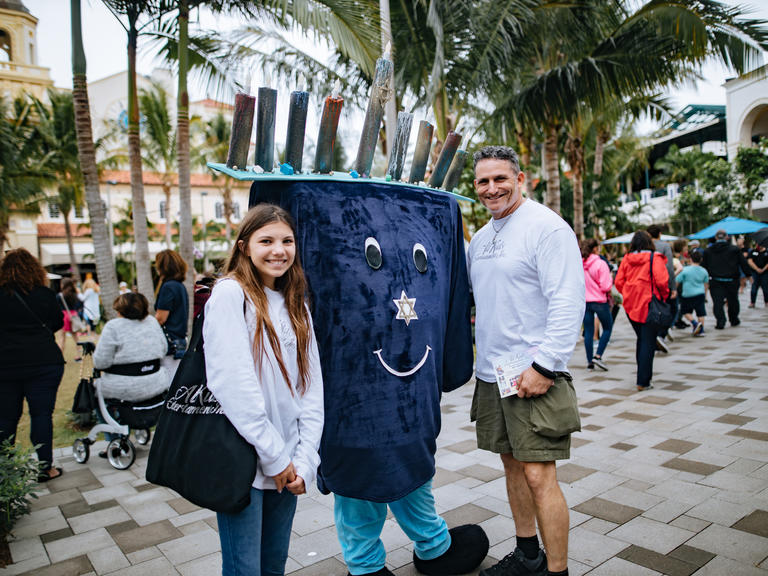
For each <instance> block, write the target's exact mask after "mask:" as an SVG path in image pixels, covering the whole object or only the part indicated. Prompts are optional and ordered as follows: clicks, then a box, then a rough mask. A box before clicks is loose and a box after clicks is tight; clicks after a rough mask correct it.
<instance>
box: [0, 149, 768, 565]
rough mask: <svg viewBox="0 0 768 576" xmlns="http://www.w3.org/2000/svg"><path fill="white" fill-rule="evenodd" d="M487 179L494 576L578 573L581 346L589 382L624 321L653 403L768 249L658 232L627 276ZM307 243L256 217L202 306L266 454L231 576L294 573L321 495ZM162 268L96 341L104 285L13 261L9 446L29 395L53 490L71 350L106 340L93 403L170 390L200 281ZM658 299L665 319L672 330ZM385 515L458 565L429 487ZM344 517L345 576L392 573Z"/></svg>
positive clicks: (2, 268) (235, 520)
mask: <svg viewBox="0 0 768 576" xmlns="http://www.w3.org/2000/svg"><path fill="white" fill-rule="evenodd" d="M474 170H475V180H474V184H475V189H476V191H477V193H478V198H479V200H480V202H481V203H482V204H483V205H484V206H485V207H486V208H487V209H488V210H489V211H490V213H491V215H492V218H491V220H490V221H489V222H488V223H487V224H486V225H485V226H484V227H483V228H482V229H481V230H479V231H478V232H477V234H476V235H475V236H474V237H473V238H472V241H471V242H470V244H469V247H468V249H467V253H466V260H467V262H466V264H467V266H466V270H467V274H468V278H467V280H468V282H469V284H470V285H471V287H472V290H473V297H474V305H475V310H476V320H475V328H476V330H475V342H476V366H475V377H476V381H475V389H474V397H473V400H472V407H471V413H470V415H469V417H470V418H471V420H472V421H474V422H475V423H476V434H477V445H478V447H479V448H480V449H482V450H486V451H489V452H493V453H497V454H499V456H500V459H501V464H502V466H503V469H504V473H505V476H506V486H507V498H508V500H509V505H510V508H511V511H512V516H513V518H514V522H515V528H516V547H515V549H514V551H513V552H512V553H510V554H508V555H507V556H505V557H504V558H503V559H502V560H501V561H500V562H498V563H497V564H495V565H493V566H490V567H489V568H486V569H484V570H481V571H480V574H481V575H483V576H504V575H508V574H533V575H541V576H546V575H549V576H567V574H568V566H567V562H568V526H569V523H568V506H567V504H566V501H565V499H564V497H563V494H562V492H561V490H560V487H559V485H558V482H557V469H556V465H555V463H556V461H557V460H563V459H568V458H569V457H570V444H571V442H570V439H571V433H572V432H575V431H577V430H580V419H579V411H578V405H577V399H576V392H575V386H574V381H573V377H572V375H571V374H570V373H569V371H568V362H569V360H570V357H571V354H572V352H573V349H574V347H575V345H576V343H577V341H578V337H579V333H580V331H582V330H583V340H584V346H585V353H586V361H587V368H588V369H589V370H595V369H599V370H602V371H609V370H610V362H609V361H608V360H606V354H607V351H608V350H609V345H610V338H611V334H612V329H613V324H614V321H615V320H616V317H617V313H618V312H619V310H620V308H621V305H623V308H624V310H625V312H626V314H627V317H628V318H629V322H630V324H631V326H632V328H633V330H634V332H635V334H636V337H637V342H636V361H637V377H636V387H637V390H638V391H644V390H648V389H649V388H652V387H653V384H652V381H653V360H654V356H655V353H656V352H657V351H661V352H663V353H667V352H669V342H672V341H673V340H674V336H673V331H672V327H673V326H676V327H677V328H686V329H687V328H690V329H691V333H692V335H693V336H694V337H702V336H704V334H705V330H704V324H705V321H706V317H707V310H706V299H707V294H709V295H710V296H711V299H712V308H713V310H712V311H713V315H714V317H715V325H714V329H716V330H720V329H724V328H725V326H726V319H727V320H728V321H729V322H730V325H731V326H738V325H739V323H740V321H739V312H740V311H739V299H738V295H739V291H740V290H743V289H744V288H745V285H744V282H743V280H742V279H743V278H745V277H747V276H750V275H751V276H752V278H753V283H752V288H751V299H750V301H751V304H750V305H751V306H754V304H755V302H756V298H757V293H758V291H759V289H761V288H762V289H763V297H764V299H765V301H766V302H767V303H768V294H766V287H767V285H768V272H767V270H768V252H766V250H765V248H764V247H762V246H755V247H754V248H751V249H748V248H744V247H743V246H738V245H736V244H733V243H731V242H730V239H729V237H728V234H727V233H726V232H725V231H724V230H720V231H718V232H717V234H716V235H715V237H714V239H713V242H712V243H711V244H710V245H709V246H708V247H706V248H704V249H702V248H701V247H700V245H699V244H698V242H696V243H694V242H691V243H690V244H687V245H686V242H685V241H684V240H680V241H676V242H675V243H674V244H673V245H670V244H669V243H667V242H664V241H663V240H661V235H660V234H661V229H660V228H659V227H658V226H655V225H653V226H649V227H648V229H647V230H639V231H637V232H636V233H635V234H634V236H633V237H632V240H631V242H630V244H629V246H628V250H627V252H626V254H624V255H623V257H622V258H621V260H620V263H619V264H618V265H616V264H614V263H612V262H611V261H610V260H608V259H607V258H606V257H605V256H603V255H601V245H600V244H599V242H598V241H597V240H595V239H587V240H584V241H582V242H581V244H580V245H579V243H578V242H577V239H576V236H575V235H574V233H573V231H572V230H571V229H570V227H569V226H568V225H567V223H566V222H565V221H563V220H562V219H561V218H560V217H559V216H558V215H557V214H555V213H554V212H552V211H551V210H549V209H548V208H546V207H544V206H543V205H541V204H539V203H537V202H535V201H532V200H530V199H527V198H525V197H524V195H523V193H522V191H523V189H524V184H525V174H524V172H522V171H521V170H520V166H519V163H518V159H517V155H516V153H515V152H514V151H513V150H512V149H511V148H507V147H502V146H489V147H485V148H483V149H482V150H480V151H479V152H477V153H476V154H475V157H474ZM296 237H297V236H296V228H295V224H294V221H293V219H292V218H291V216H290V214H289V213H288V212H286V211H285V210H283V209H282V208H279V207H277V206H274V205H270V204H261V205H258V206H256V207H255V208H252V209H251V210H250V211H249V212H248V214H247V215H246V217H245V218H244V219H243V222H242V223H241V226H240V229H239V232H238V236H237V239H236V242H235V243H234V245H233V247H232V251H231V253H230V255H229V258H228V260H227V263H226V265H225V267H224V269H223V272H222V277H221V278H220V279H219V280H218V281H217V280H216V279H214V278H213V277H211V276H208V277H206V278H204V279H202V280H201V282H200V284H199V290H197V291H196V293H195V299H194V306H195V312H194V313H195V314H198V313H199V312H201V311H203V310H205V317H206V322H205V324H204V326H203V334H204V340H205V346H206V371H207V379H208V387H209V388H210V390H211V391H212V392H213V393H214V395H215V397H216V399H217V400H218V401H219V403H220V404H221V407H222V409H223V411H224V413H225V414H226V416H227V418H228V419H229V420H230V421H231V423H232V424H233V425H234V427H235V428H236V429H237V430H238V432H239V433H240V434H241V435H242V437H243V438H245V439H246V440H247V441H248V442H249V443H250V444H252V445H253V446H254V448H255V449H256V452H257V454H258V467H257V473H256V477H255V478H254V480H253V487H252V490H251V501H250V504H249V505H248V506H247V507H246V508H245V509H244V510H242V511H241V512H238V513H235V514H232V513H219V514H218V527H219V535H220V539H221V547H222V561H223V573H224V574H225V575H229V574H235V573H249V574H260V573H264V574H267V573H268V574H282V573H283V571H284V568H285V563H286V559H287V555H288V547H289V541H290V534H291V525H292V520H293V515H294V513H295V510H296V504H297V499H296V498H297V496H298V495H300V494H303V493H305V492H306V490H307V487H308V486H309V485H310V484H311V483H312V482H314V481H315V477H316V474H317V471H318V466H319V465H320V461H321V455H320V442H321V435H322V431H323V425H324V384H323V376H322V371H321V367H320V358H319V355H318V343H317V342H316V340H315V335H314V329H313V320H312V316H311V314H310V311H309V308H308V305H307V301H306V298H307V293H308V286H307V282H306V280H305V277H304V272H303V269H302V266H301V263H300V261H299V258H298V255H297V246H296ZM579 255H580V256H581V264H582V265H581V267H579ZM155 268H156V271H157V274H158V279H159V282H158V287H157V292H156V294H155V295H154V296H155V311H154V314H151V313H150V309H149V303H148V301H147V298H146V297H145V296H144V295H142V294H139V293H136V292H135V291H132V290H129V289H128V286H127V284H125V283H121V285H120V295H119V296H118V297H117V299H116V300H115V301H114V302H113V303H112V306H113V308H114V310H115V311H116V313H117V318H114V319H112V320H110V321H108V322H106V324H104V325H103V327H101V326H100V323H101V318H102V313H101V308H100V307H101V305H102V304H101V303H100V300H99V294H100V290H99V286H98V284H97V283H96V281H95V280H94V279H93V278H87V279H86V280H85V282H83V284H82V287H78V286H77V283H76V282H75V281H74V280H73V279H64V280H62V282H61V286H60V292H59V293H58V294H56V293H54V292H53V291H52V290H51V289H50V288H48V280H47V277H46V272H45V270H44V269H43V268H42V266H41V265H40V264H39V262H38V261H37V260H36V259H35V258H34V257H33V256H32V255H31V254H30V253H29V252H27V251H26V250H24V249H15V250H10V251H8V252H6V254H5V256H4V258H3V259H2V262H0V361H1V362H2V363H3V366H4V374H5V378H4V380H5V382H4V384H3V385H2V386H1V387H0V440H3V439H7V438H12V437H14V436H15V434H16V431H17V428H18V423H19V419H20V416H21V413H22V403H23V401H24V400H25V399H26V401H27V403H28V405H29V412H30V419H31V432H30V437H31V440H32V443H33V444H34V445H35V446H36V450H37V457H38V460H39V461H40V463H41V468H40V476H39V481H41V482H45V481H48V480H52V479H54V478H56V477H58V476H60V475H61V474H62V473H63V471H62V469H61V468H59V467H55V466H54V465H53V454H52V414H53V410H54V407H55V403H56V397H57V390H58V387H59V384H60V382H61V378H62V375H63V370H64V357H65V355H64V354H63V352H64V351H65V348H66V345H67V341H68V338H67V334H70V335H71V336H72V338H73V340H74V342H75V344H76V345H77V343H78V337H79V336H78V335H79V334H83V333H85V334H86V335H87V336H86V337H89V336H90V337H91V338H93V337H94V336H95V332H96V331H97V329H98V328H100V337H99V338H98V342H97V343H96V346H95V351H94V365H95V367H96V368H98V369H100V370H102V372H103V373H102V376H101V378H100V382H99V389H100V391H101V393H102V394H103V395H104V396H105V397H114V398H119V399H123V400H127V401H140V400H142V399H146V398H150V397H153V396H156V395H157V394H158V393H162V392H163V391H164V390H166V389H167V388H168V386H169V384H170V381H171V380H172V378H173V374H174V373H175V371H176V369H177V366H178V364H179V361H180V359H181V358H182V356H183V355H184V352H185V350H186V346H187V340H186V337H187V325H188V320H189V317H188V313H189V312H188V311H189V302H188V296H187V291H186V289H185V287H184V285H183V281H184V278H185V275H186V273H187V267H186V264H185V262H184V260H183V259H182V258H181V257H180V256H179V254H178V253H176V252H174V251H172V250H164V251H162V252H160V253H159V254H158V255H157V257H156V260H155ZM401 298H402V299H405V298H406V297H405V292H403V296H402V297H401ZM397 302H398V301H395V304H396V305H397ZM657 303H659V305H660V306H662V307H663V310H662V312H664V311H666V312H665V314H666V317H667V320H665V321H663V322H662V321H659V320H658V318H660V317H662V316H664V314H662V316H659V314H660V312H659V310H654V306H655V305H656V304H657ZM411 306H412V305H411ZM649 310H650V312H649ZM411 312H414V313H413V316H412V319H416V318H417V316H416V315H415V311H413V309H411ZM400 313H403V314H404V312H403V310H402V309H401V310H400ZM726 315H727V318H726ZM398 318H400V316H398ZM468 321H469V320H468V311H467V323H468ZM406 324H407V322H406ZM11 333H12V334H13V337H12V338H11V337H7V336H8V335H9V334H11ZM598 333H599V336H597V334H598ZM596 336H597V337H596ZM596 339H597V348H596V349H595V340H596ZM428 352H429V348H428ZM608 355H609V354H608ZM78 359H79V357H78V358H76V360H78ZM137 366H141V373H137V372H136V367H137ZM147 367H149V368H151V369H148V368H147ZM325 401H326V402H327V398H326V399H325ZM100 456H103V457H106V452H103V453H101V454H100ZM388 504H389V507H390V508H391V509H392V510H393V512H394V514H395V517H396V518H397V520H398V522H399V523H400V524H401V526H402V527H403V529H404V530H405V531H406V533H407V534H408V535H409V536H410V537H412V539H414V550H415V552H414V563H415V565H416V567H417V569H418V570H419V571H421V572H423V573H426V574H431V573H440V572H439V570H438V569H437V568H436V567H437V566H442V568H444V566H443V564H441V563H440V562H443V561H444V560H445V558H446V555H449V553H451V550H452V544H451V540H452V535H453V537H454V538H455V537H456V533H453V532H452V531H451V532H449V531H448V529H447V526H446V523H445V521H444V520H443V519H442V518H441V517H440V516H439V514H438V513H437V511H436V509H435V505H434V499H433V497H432V493H431V481H430V482H428V483H427V484H425V485H424V486H422V487H420V488H418V489H416V490H414V491H413V492H411V493H409V494H407V495H406V496H404V497H403V498H401V499H398V500H397V501H396V502H390V503H388ZM335 506H336V519H337V531H338V534H339V540H340V542H341V544H342V548H343V552H344V558H345V561H346V562H347V564H348V565H349V566H350V572H352V571H353V570H354V572H353V573H355V574H372V575H373V574H375V575H378V576H387V575H390V574H391V572H390V571H389V570H388V569H387V568H386V567H385V566H384V551H383V548H381V547H380V546H379V545H378V544H377V543H379V544H380V540H379V533H380V530H381V526H380V525H379V524H378V520H375V521H373V520H372V521H371V522H372V523H371V524H360V523H358V524H355V523H354V522H353V519H355V518H357V519H358V520H359V519H360V518H368V517H369V516H370V517H371V518H373V517H376V518H379V516H381V514H380V512H381V511H380V510H379V508H380V507H381V506H382V504H381V503H371V502H367V501H365V500H360V499H357V498H351V497H347V496H342V495H336V499H335ZM386 507H387V504H386V503H385V504H383V510H384V513H386ZM383 518H384V516H381V518H379V519H380V520H381V522H383ZM538 534H540V535H541V540H542V542H543V545H544V549H542V548H541V545H540V543H539V537H538ZM485 549H486V551H487V539H486V548H485ZM452 553H453V554H455V553H456V550H453V552H452ZM442 568H441V569H442Z"/></svg>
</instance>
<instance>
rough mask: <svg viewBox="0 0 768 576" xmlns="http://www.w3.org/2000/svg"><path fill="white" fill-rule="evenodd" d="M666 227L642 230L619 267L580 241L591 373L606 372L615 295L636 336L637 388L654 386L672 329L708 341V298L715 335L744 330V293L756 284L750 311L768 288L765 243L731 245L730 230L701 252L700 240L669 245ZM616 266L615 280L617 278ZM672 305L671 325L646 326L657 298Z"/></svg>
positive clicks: (740, 241)
mask: <svg viewBox="0 0 768 576" xmlns="http://www.w3.org/2000/svg"><path fill="white" fill-rule="evenodd" d="M660 236H661V228H660V227H659V226H657V225H655V224H654V225H651V226H649V227H648V228H647V229H646V230H639V231H637V232H636V233H635V234H634V236H633V237H632V240H631V241H630V244H629V247H628V250H627V252H626V254H624V255H623V257H622V258H621V260H620V264H618V265H617V264H614V263H612V262H611V261H610V260H609V259H608V258H607V257H606V256H600V255H599V254H600V248H599V243H598V241H597V240H595V239H587V240H584V241H583V242H582V246H581V248H582V251H581V254H582V259H583V263H584V279H585V284H586V312H585V316H584V324H583V328H584V331H583V333H584V345H585V348H586V354H587V368H588V369H590V370H593V369H595V368H596V367H597V368H600V369H602V370H606V371H607V370H608V365H607V364H606V362H605V361H603V358H602V356H603V353H604V352H605V349H606V347H607V345H608V342H609V340H610V335H611V332H612V328H613V322H614V321H615V319H616V315H615V314H613V315H611V314H609V312H608V308H609V306H610V303H611V301H612V300H613V292H612V291H613V290H615V291H616V292H617V293H618V294H619V295H620V297H621V300H622V303H623V307H624V310H625V312H626V314H627V317H628V318H629V321H630V324H631V325H632V328H633V329H634V331H635V334H636V335H637V344H636V360H637V366H638V370H637V381H636V386H637V389H638V390H647V389H649V388H652V387H653V385H652V376H653V359H654V356H655V353H656V352H657V351H660V352H662V353H665V354H666V353H669V351H670V342H673V341H674V336H673V334H672V332H671V330H672V328H673V327H674V328H677V329H689V328H690V330H691V334H692V336H695V337H702V336H704V335H705V330H704V325H705V321H706V318H707V294H709V296H710V297H711V300H712V314H713V316H714V317H715V326H714V329H715V330H723V329H724V328H725V327H726V320H727V322H728V323H730V325H731V326H733V327H735V326H738V325H739V324H740V320H739V313H740V303H739V294H740V293H743V291H744V289H745V287H746V285H747V283H748V280H750V279H751V292H750V304H749V307H750V308H754V307H755V302H756V300H757V294H758V291H759V290H760V289H761V288H763V296H764V300H765V302H766V303H768V298H766V297H765V288H764V286H765V284H766V282H768V274H767V273H766V270H768V251H766V248H765V247H764V246H763V245H761V244H756V245H755V246H754V247H753V248H748V247H745V245H744V238H743V237H739V238H737V239H736V242H735V243H734V242H732V241H731V238H730V236H729V235H728V233H727V232H726V231H725V230H718V231H717V232H716V234H715V236H714V237H713V238H712V241H711V242H710V243H709V245H708V246H707V247H706V248H704V249H702V248H701V244H700V242H699V241H698V240H691V241H690V242H688V241H687V240H686V239H682V238H681V239H677V240H675V241H674V243H673V244H672V245H671V246H670V244H669V243H668V242H665V241H663V240H661V239H660ZM611 268H613V269H614V270H615V277H614V278H613V279H612V278H611V272H610V271H611ZM654 297H656V298H658V299H659V300H661V301H662V302H666V303H667V304H668V305H669V307H670V310H671V321H670V322H668V323H664V324H658V323H654V322H650V321H648V310H649V305H650V304H651V300H652V299H653V298H654ZM595 315H597V318H598V321H599V323H600V328H601V332H600V338H599V342H598V346H597V351H596V352H593V351H594V334H595V329H594V325H595V320H594V318H595Z"/></svg>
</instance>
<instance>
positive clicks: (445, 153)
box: [429, 130, 461, 188]
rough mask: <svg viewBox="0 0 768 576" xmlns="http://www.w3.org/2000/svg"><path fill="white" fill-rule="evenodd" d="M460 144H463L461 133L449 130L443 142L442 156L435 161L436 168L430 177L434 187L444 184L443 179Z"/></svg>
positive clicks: (430, 183) (431, 184)
mask: <svg viewBox="0 0 768 576" xmlns="http://www.w3.org/2000/svg"><path fill="white" fill-rule="evenodd" d="M459 144H461V134H457V133H456V132H454V131H453V130H451V131H450V132H448V136H446V138H445V142H443V149H442V150H441V151H440V156H438V157H437V162H435V168H434V169H433V170H432V176H431V177H430V178H429V185H430V186H432V187H433V188H440V186H442V185H443V180H445V175H446V174H447V172H448V168H450V166H451V162H452V161H453V157H454V155H455V154H456V150H457V149H458V147H459Z"/></svg>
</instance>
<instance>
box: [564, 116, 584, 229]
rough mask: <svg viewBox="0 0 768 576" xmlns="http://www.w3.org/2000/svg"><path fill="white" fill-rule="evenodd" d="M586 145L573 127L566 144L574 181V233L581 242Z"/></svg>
mask: <svg viewBox="0 0 768 576" xmlns="http://www.w3.org/2000/svg"><path fill="white" fill-rule="evenodd" d="M583 146H584V143H583V141H582V139H581V136H580V135H579V133H578V128H577V127H573V128H572V129H571V131H570V132H569V134H568V138H567V140H566V143H565V153H566V155H567V158H568V164H569V165H570V167H571V177H572V179H573V231H574V232H575V234H576V237H577V238H578V239H579V240H581V239H582V238H583V237H584V168H583V166H584V148H583Z"/></svg>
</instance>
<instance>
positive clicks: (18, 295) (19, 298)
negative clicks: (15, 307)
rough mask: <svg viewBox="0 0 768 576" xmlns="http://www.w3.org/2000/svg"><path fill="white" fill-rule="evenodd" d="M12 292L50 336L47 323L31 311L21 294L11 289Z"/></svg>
mask: <svg viewBox="0 0 768 576" xmlns="http://www.w3.org/2000/svg"><path fill="white" fill-rule="evenodd" d="M13 294H14V296H16V298H18V300H19V302H21V305H22V306H24V308H26V309H27V312H29V313H30V314H31V315H32V317H33V318H34V319H35V320H37V321H38V322H40V324H41V325H42V327H43V328H45V329H46V330H47V331H48V333H49V334H50V335H51V336H53V330H51V329H50V328H48V325H47V324H46V323H45V322H43V321H42V320H40V317H39V316H38V315H37V314H35V313H34V312H33V311H32V308H30V307H29V305H28V304H27V303H26V302H25V301H24V298H22V297H21V295H20V294H19V293H18V292H16V290H14V291H13Z"/></svg>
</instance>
